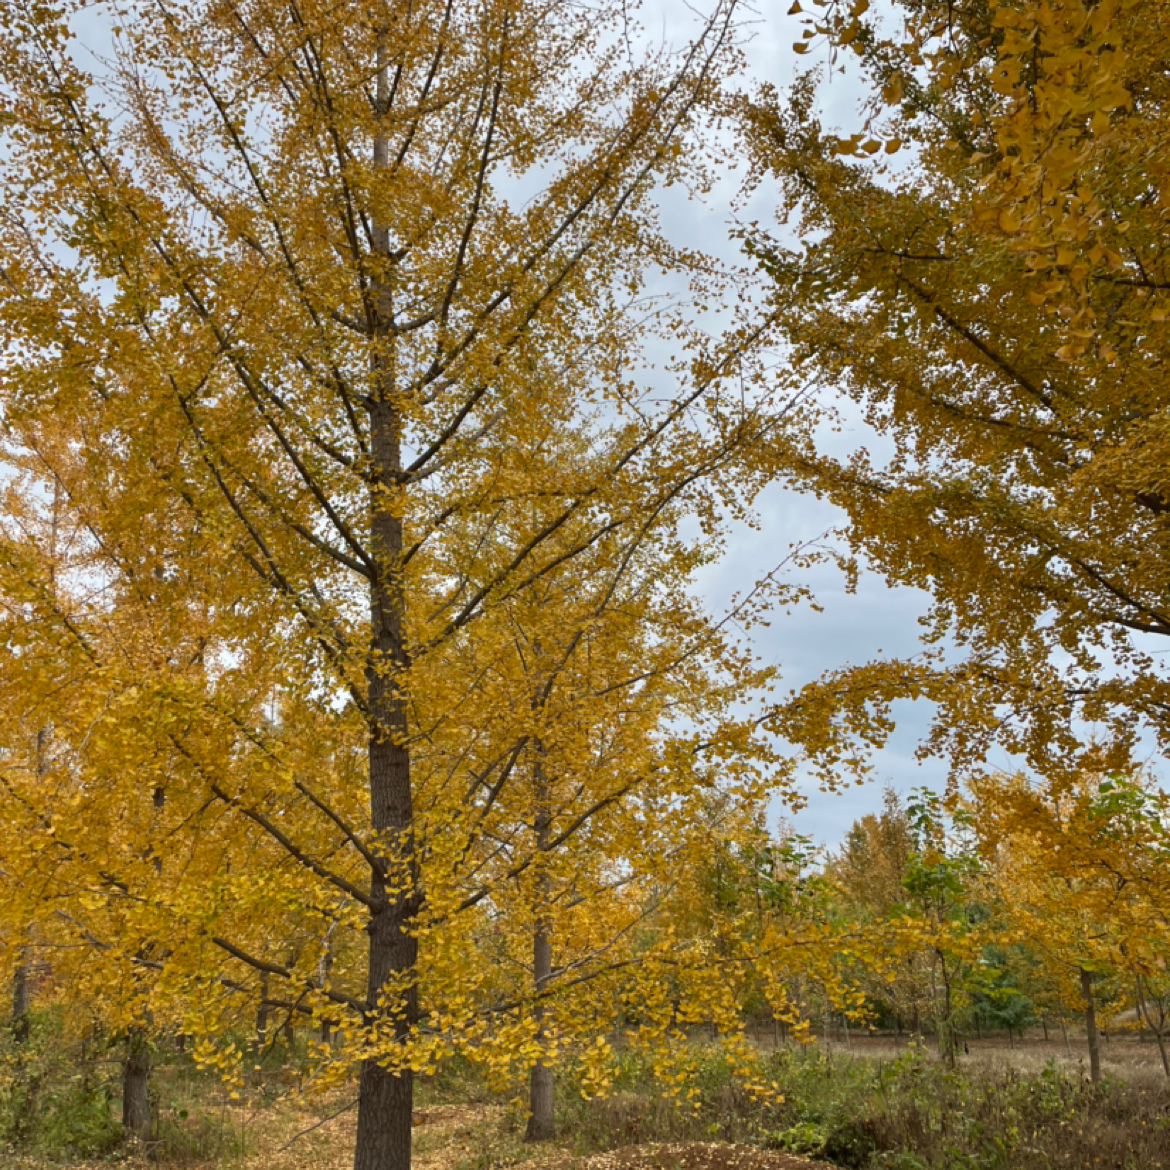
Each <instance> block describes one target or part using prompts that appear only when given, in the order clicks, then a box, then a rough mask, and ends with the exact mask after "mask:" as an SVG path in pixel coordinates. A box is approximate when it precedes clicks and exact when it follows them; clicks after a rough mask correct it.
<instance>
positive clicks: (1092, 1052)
mask: <svg viewBox="0 0 1170 1170" xmlns="http://www.w3.org/2000/svg"><path fill="white" fill-rule="evenodd" d="M1081 994H1082V995H1083V996H1084V997H1085V1036H1086V1038H1087V1039H1088V1042H1089V1080H1091V1081H1092V1082H1093V1084H1098V1083H1099V1082H1100V1080H1101V1039H1100V1037H1099V1036H1098V1035H1097V1009H1096V1006H1095V1005H1094V1003H1093V977H1092V975H1090V974H1089V972H1088V971H1086V970H1085V968H1084V967H1082V968H1081Z"/></svg>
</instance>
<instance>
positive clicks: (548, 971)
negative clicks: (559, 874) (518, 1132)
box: [524, 741, 556, 1142]
mask: <svg viewBox="0 0 1170 1170" xmlns="http://www.w3.org/2000/svg"><path fill="white" fill-rule="evenodd" d="M541 756H542V751H541V746H540V743H539V741H538V742H537V743H536V745H535V750H534V760H533V765H532V779H533V794H534V796H535V804H536V816H535V818H534V821H533V830H534V834H533V835H534V838H535V840H534V844H535V846H536V849H537V850H538V851H539V852H543V851H544V850H546V849H547V848H548V841H549V831H550V829H551V826H552V818H551V817H550V815H549V800H548V777H547V776H546V775H545V771H544V763H543V761H542V759H541ZM548 896H549V888H548V878H547V877H546V876H545V875H544V874H543V873H540V874H538V876H537V879H536V901H537V905H536V918H535V925H534V928H533V932H532V986H533V990H534V991H535V993H536V996H537V998H536V1001H535V1002H534V1004H533V1007H532V1015H533V1017H534V1019H535V1020H536V1038H537V1042H538V1043H540V1042H543V1040H544V1038H545V1030H544V1025H543V1021H544V1004H543V1003H542V1002H541V999H540V996H541V994H542V993H543V992H544V989H545V987H546V986H547V984H548V981H549V979H550V978H552V941H551V939H550V938H549V923H548V917H547V915H546V913H545V909H546V907H547V904H548ZM553 1104H554V1102H553V1070H552V1069H551V1068H549V1067H548V1066H547V1065H546V1064H545V1063H544V1062H543V1061H540V1060H538V1061H537V1062H536V1064H534V1065H533V1066H532V1071H531V1072H530V1073H529V1075H528V1128H527V1129H526V1130H525V1133H524V1140H525V1141H528V1142H543V1141H548V1140H549V1139H550V1138H551V1137H552V1136H553V1134H554V1132H555V1129H556V1125H555V1120H554V1112H553Z"/></svg>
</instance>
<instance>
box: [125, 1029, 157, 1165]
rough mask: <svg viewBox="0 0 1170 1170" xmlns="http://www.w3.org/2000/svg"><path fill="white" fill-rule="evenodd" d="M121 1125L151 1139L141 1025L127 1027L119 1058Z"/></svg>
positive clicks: (147, 1072)
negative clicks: (121, 1055) (121, 1054)
mask: <svg viewBox="0 0 1170 1170" xmlns="http://www.w3.org/2000/svg"><path fill="white" fill-rule="evenodd" d="M122 1128H123V1129H124V1130H125V1131H126V1132H127V1133H128V1134H132V1135H133V1136H134V1137H136V1138H139V1139H141V1140H142V1141H144V1142H146V1141H149V1140H150V1137H151V1132H150V1130H151V1127H150V1045H149V1043H148V1042H147V1039H146V1035H145V1034H144V1033H143V1031H142V1029H141V1028H131V1029H130V1033H129V1035H127V1037H126V1051H125V1053H124V1055H123V1058H122Z"/></svg>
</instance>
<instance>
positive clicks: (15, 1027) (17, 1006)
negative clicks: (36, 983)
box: [12, 947, 29, 1044]
mask: <svg viewBox="0 0 1170 1170" xmlns="http://www.w3.org/2000/svg"><path fill="white" fill-rule="evenodd" d="M28 1007H29V996H28V947H22V948H21V950H20V959H19V960H18V961H17V964H16V971H15V972H14V974H13V976H12V1039H13V1040H14V1041H15V1042H16V1043H17V1044H23V1043H24V1042H25V1041H26V1040H27V1039H28Z"/></svg>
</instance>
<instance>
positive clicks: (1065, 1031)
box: [1060, 1012, 1072, 1060]
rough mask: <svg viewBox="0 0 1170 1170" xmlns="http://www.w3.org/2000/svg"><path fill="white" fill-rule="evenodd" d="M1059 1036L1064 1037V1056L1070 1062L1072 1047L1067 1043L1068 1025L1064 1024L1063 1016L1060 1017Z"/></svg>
mask: <svg viewBox="0 0 1170 1170" xmlns="http://www.w3.org/2000/svg"><path fill="white" fill-rule="evenodd" d="M1060 1034H1061V1035H1062V1036H1063V1037H1064V1051H1065V1055H1066V1056H1067V1057H1068V1058H1069V1060H1072V1045H1071V1044H1070V1043H1069V1041H1068V1024H1067V1023H1065V1019H1064V1014H1063V1012H1062V1013H1061V1017H1060Z"/></svg>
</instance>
